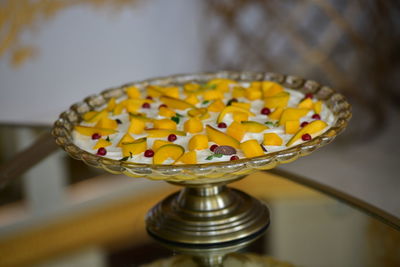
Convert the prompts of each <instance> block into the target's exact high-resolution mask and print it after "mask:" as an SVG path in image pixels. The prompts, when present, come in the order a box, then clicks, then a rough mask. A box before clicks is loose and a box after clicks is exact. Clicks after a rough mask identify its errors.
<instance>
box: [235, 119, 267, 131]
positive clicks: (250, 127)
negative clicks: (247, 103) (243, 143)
mask: <svg viewBox="0 0 400 267" xmlns="http://www.w3.org/2000/svg"><path fill="white" fill-rule="evenodd" d="M241 124H242V125H243V127H244V130H245V131H246V132H247V133H261V132H262V131H265V130H267V129H269V127H268V126H266V125H265V124H262V123H259V122H256V121H242V122H241Z"/></svg>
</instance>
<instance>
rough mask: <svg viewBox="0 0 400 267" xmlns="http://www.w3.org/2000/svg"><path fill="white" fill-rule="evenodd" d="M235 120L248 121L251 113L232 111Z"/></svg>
mask: <svg viewBox="0 0 400 267" xmlns="http://www.w3.org/2000/svg"><path fill="white" fill-rule="evenodd" d="M232 115H233V120H234V121H236V122H242V121H247V120H248V119H249V114H247V113H245V112H241V111H235V112H233V113H232Z"/></svg>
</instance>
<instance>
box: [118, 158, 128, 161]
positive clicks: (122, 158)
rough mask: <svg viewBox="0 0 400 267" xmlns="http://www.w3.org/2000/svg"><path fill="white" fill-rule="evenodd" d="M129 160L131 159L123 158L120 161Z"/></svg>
mask: <svg viewBox="0 0 400 267" xmlns="http://www.w3.org/2000/svg"><path fill="white" fill-rule="evenodd" d="M128 159H129V157H123V158H122V159H120V160H119V161H127V160H128Z"/></svg>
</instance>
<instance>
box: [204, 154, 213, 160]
mask: <svg viewBox="0 0 400 267" xmlns="http://www.w3.org/2000/svg"><path fill="white" fill-rule="evenodd" d="M213 157H214V155H210V156H208V157H207V158H206V160H212V159H213Z"/></svg>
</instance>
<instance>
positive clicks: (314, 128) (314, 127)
mask: <svg viewBox="0 0 400 267" xmlns="http://www.w3.org/2000/svg"><path fill="white" fill-rule="evenodd" d="M327 126H328V124H327V123H326V122H324V121H321V120H316V121H312V122H310V123H309V124H307V125H306V126H304V127H303V128H301V129H300V130H299V131H298V132H297V133H296V134H295V135H293V137H292V138H291V139H290V140H289V142H287V144H286V146H291V145H292V144H293V143H294V142H296V141H297V140H299V139H300V138H301V137H302V135H304V134H314V133H318V132H320V131H322V130H323V129H325V128H326V127H327Z"/></svg>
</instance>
